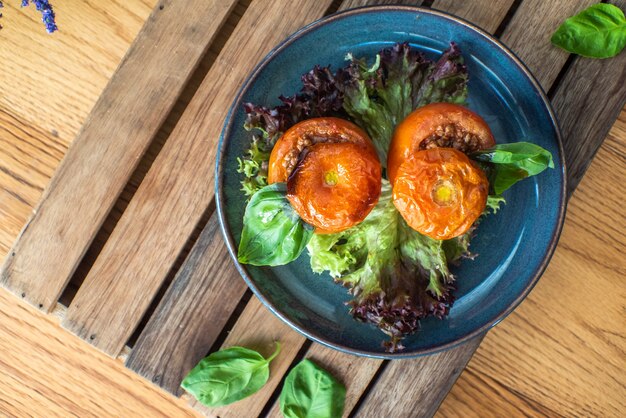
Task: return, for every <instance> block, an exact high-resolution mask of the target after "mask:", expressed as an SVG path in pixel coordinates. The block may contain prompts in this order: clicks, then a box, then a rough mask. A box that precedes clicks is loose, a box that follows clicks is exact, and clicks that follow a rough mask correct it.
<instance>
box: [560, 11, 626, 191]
mask: <svg viewBox="0 0 626 418" xmlns="http://www.w3.org/2000/svg"><path fill="white" fill-rule="evenodd" d="M611 3H613V4H615V5H617V6H618V7H620V8H621V9H622V10H626V1H624V0H620V1H612V2H611ZM552 104H553V106H554V109H555V112H556V114H557V115H558V117H559V122H560V124H561V127H562V129H563V146H564V148H565V156H566V158H567V163H568V166H567V171H568V173H567V174H568V178H569V180H570V182H569V183H568V185H567V186H568V192H569V193H572V192H573V191H574V189H575V188H576V186H577V185H578V183H579V182H580V180H581V179H582V176H583V175H584V174H585V171H586V170H587V167H588V166H589V164H590V163H591V160H592V159H593V156H594V155H595V153H596V152H597V150H598V148H599V147H600V145H601V144H602V141H604V138H605V137H606V135H607V133H608V132H609V130H610V129H611V125H612V124H613V122H614V121H615V119H617V116H618V115H619V112H620V111H621V110H622V108H623V107H624V105H625V104H626V53H621V54H619V55H618V56H617V57H614V58H611V59H608V60H592V59H585V58H581V57H576V58H575V59H574V62H573V63H572V65H571V67H570V68H569V70H568V72H567V74H566V75H565V77H563V79H562V80H561V83H560V84H559V86H558V88H557V90H556V92H555V95H554V99H553V100H552Z"/></svg>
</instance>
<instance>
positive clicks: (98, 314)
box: [63, 0, 330, 355]
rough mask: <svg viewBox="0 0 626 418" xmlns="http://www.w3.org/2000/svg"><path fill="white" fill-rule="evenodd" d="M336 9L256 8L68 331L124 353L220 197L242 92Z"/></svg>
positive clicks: (210, 77)
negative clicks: (216, 190)
mask: <svg viewBox="0 0 626 418" xmlns="http://www.w3.org/2000/svg"><path fill="white" fill-rule="evenodd" d="M329 4H330V1H321V2H320V1H317V2H307V3H303V4H297V5H296V4H295V3H293V2H290V1H287V0H281V1H276V2H272V3H271V4H270V5H269V6H268V4H267V3H261V2H256V3H252V5H251V6H250V7H249V8H248V10H247V11H246V13H245V14H244V16H243V17H242V19H241V21H240V22H239V25H238V26H237V28H236V29H235V31H234V32H233V34H232V35H231V37H230V38H229V40H228V42H227V43H226V45H225V46H224V49H223V50H222V53H221V54H220V56H219V57H218V59H217V61H216V62H215V63H214V64H213V66H212V67H211V70H210V71H209V72H208V74H207V76H206V78H205V80H204V81H203V83H202V84H201V85H200V87H199V88H198V91H197V92H196V94H195V96H194V98H193V100H192V101H191V103H190V104H189V106H188V107H187V109H186V110H185V113H184V114H183V116H182V117H181V119H180V121H179V122H178V124H177V125H176V128H175V129H174V132H172V135H171V136H170V138H169V140H168V141H167V143H166V144H165V146H164V147H163V150H162V151H161V153H160V154H159V156H158V157H157V159H156V161H155V162H154V164H153V165H152V167H151V169H150V171H149V172H148V174H147V176H146V178H145V179H144V181H143V183H142V184H141V186H140V187H139V189H138V190H137V193H136V194H135V196H134V198H133V200H132V202H131V203H130V205H129V206H128V208H127V210H126V212H124V215H123V216H122V218H121V219H120V221H119V222H118V224H117V226H116V228H115V230H114V231H113V234H112V235H111V237H110V238H109V240H108V241H107V243H106V245H105V247H104V249H103V250H102V252H101V254H100V256H99V257H98V259H97V260H96V263H95V264H94V266H93V267H92V269H91V271H90V273H89V275H88V276H87V278H86V279H85V282H84V283H83V285H82V286H81V288H80V289H79V291H78V293H77V295H76V297H75V299H74V301H73V302H72V304H71V305H70V308H69V310H68V314H67V317H66V318H65V320H64V321H63V325H64V326H66V327H67V328H68V329H69V330H71V331H72V332H74V333H75V334H76V335H78V336H80V337H81V338H85V339H88V340H89V341H90V342H91V343H92V344H94V345H95V346H97V347H98V348H100V349H101V350H103V351H105V352H106V353H109V354H111V355H117V354H118V353H119V351H120V350H121V348H122V347H123V346H124V344H125V343H126V341H127V339H128V337H130V335H131V334H132V332H133V331H134V329H135V327H136V326H137V324H138V323H139V321H140V320H141V316H142V315H143V313H144V312H145V310H146V309H147V307H148V305H149V304H150V301H151V300H152V298H153V297H154V295H155V294H156V292H157V291H158V289H159V286H160V285H161V283H162V282H163V280H164V278H165V276H166V275H167V273H168V271H169V269H170V267H171V266H172V264H173V262H174V261H175V259H176V257H177V255H178V254H179V253H180V251H181V250H182V248H183V247H184V245H185V242H186V240H187V237H188V236H189V234H190V233H191V231H193V229H194V227H195V226H196V223H197V222H198V221H199V219H200V217H201V216H202V214H203V212H204V211H205V210H206V209H207V207H208V205H209V202H210V201H211V199H212V197H213V178H214V173H213V168H214V161H215V154H216V148H217V138H218V136H219V132H220V130H221V128H222V124H223V120H224V117H225V115H226V112H227V110H228V107H229V105H230V102H231V100H232V98H233V96H234V95H235V93H236V91H237V90H238V89H239V87H240V86H241V83H242V82H243V80H244V79H245V77H246V76H247V74H248V72H249V71H250V70H251V69H252V68H253V66H254V65H255V63H256V62H257V61H258V60H260V59H261V58H262V57H263V55H264V54H265V53H267V52H268V51H269V48H270V47H271V45H274V44H276V43H277V42H279V41H280V40H281V39H283V38H284V37H285V36H287V35H288V34H289V33H291V32H293V31H295V30H296V29H298V28H299V27H300V26H302V25H303V24H305V23H307V22H309V21H310V20H312V19H314V18H316V17H319V16H321V15H322V14H323V13H324V11H325V10H326V8H327V7H328V5H329ZM251 28H255V30H254V31H252V30H251ZM235 64H236V67H235ZM235 68H236V71H235V70H234V69H235Z"/></svg>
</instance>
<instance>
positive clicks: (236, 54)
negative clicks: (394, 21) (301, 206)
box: [0, 0, 626, 417]
mask: <svg viewBox="0 0 626 418" xmlns="http://www.w3.org/2000/svg"><path fill="white" fill-rule="evenodd" d="M14 3H17V2H16V1H7V2H5V9H4V17H3V18H2V25H3V26H4V29H2V31H0V69H1V72H0V74H2V77H3V81H4V82H3V83H2V87H1V90H0V255H1V256H2V257H5V256H6V257H7V258H6V259H7V260H8V262H7V264H6V265H5V270H4V273H3V276H2V278H1V279H0V282H2V283H3V284H4V285H5V286H6V287H7V288H9V289H10V290H11V291H12V292H13V293H15V294H16V295H17V296H18V297H17V298H16V297H14V296H12V295H11V294H10V293H9V292H7V291H5V290H0V353H2V355H1V356H0V371H1V372H0V415H8V416H31V415H32V416H68V415H75V416H81V417H82V416H193V415H195V414H197V413H198V411H200V412H203V413H206V414H210V415H213V416H217V415H219V416H221V417H226V416H235V417H236V416H256V415H258V414H269V415H271V416H274V415H276V414H277V410H276V405H275V400H276V394H277V392H276V390H277V388H278V389H280V384H281V378H282V376H283V375H284V373H285V371H286V370H288V368H289V367H290V366H291V365H292V362H293V361H295V360H297V359H298V358H300V357H302V356H307V357H313V358H315V359H316V360H317V361H318V362H320V363H321V364H323V365H324V366H325V367H327V368H329V369H330V370H331V371H333V372H334V373H335V374H336V375H337V376H338V377H339V378H340V379H341V380H343V381H344V382H345V383H346V385H347V387H348V397H347V413H350V414H356V415H357V416H368V417H369V416H376V417H377V416H394V417H395V416H417V415H420V414H421V415H430V414H431V413H433V412H434V411H435V410H436V409H437V406H438V405H439V402H440V401H441V400H442V399H443V398H444V397H445V396H446V393H447V392H448V389H449V388H450V386H451V385H452V384H453V383H454V380H455V378H456V376H457V375H458V374H459V373H461V371H462V370H463V366H464V365H465V363H466V362H467V360H469V358H471V356H472V354H473V352H474V349H475V348H476V347H477V346H478V344H479V343H480V341H474V342H471V343H468V345H466V346H463V347H460V348H459V349H456V350H454V351H450V352H447V353H444V354H440V355H438V356H435V357H429V358H425V359H418V360H411V361H402V362H391V363H389V362H381V361H378V360H366V359H360V358H356V357H351V356H347V355H343V354H339V353H337V352H334V351H331V350H328V349H325V348H322V347H321V346H318V345H315V344H310V343H309V342H307V341H305V340H304V338H303V337H301V336H300V335H299V334H296V333H295V332H293V331H291V330H290V329H289V328H287V327H286V326H285V325H283V324H282V323H281V322H280V321H278V320H277V319H276V318H275V317H273V316H272V315H271V314H270V313H269V312H268V311H266V310H265V309H264V308H262V307H261V306H260V304H259V302H258V301H257V300H256V299H255V298H250V295H249V293H247V292H246V289H245V286H244V284H243V281H242V280H241V279H239V278H238V277H237V274H236V272H235V271H234V269H233V267H232V265H231V263H230V261H229V260H228V259H227V257H226V255H225V249H224V245H223V243H222V242H221V237H220V236H219V233H218V231H216V228H215V218H214V216H213V214H212V213H213V204H212V197H213V188H212V179H213V177H212V176H213V173H212V170H213V159H214V155H215V144H216V138H217V135H218V134H219V130H220V128H221V121H222V120H223V117H224V113H225V110H226V108H227V104H228V103H229V102H230V100H231V99H232V96H233V94H234V91H235V90H236V89H237V88H238V87H239V85H240V84H241V81H242V80H243V78H244V77H245V75H246V74H247V72H248V71H249V70H250V69H251V68H252V67H253V66H254V65H255V64H256V62H257V61H258V60H259V59H261V58H262V56H263V55H264V54H265V53H266V52H267V51H268V50H269V49H270V48H271V47H272V46H273V45H274V44H276V43H277V42H278V41H280V40H281V39H282V38H284V37H285V36H286V35H288V34H289V33H291V32H293V31H294V30H296V29H297V28H298V27H300V26H302V25H304V24H306V23H308V22H310V21H312V20H314V19H316V18H318V17H320V16H322V15H324V14H328V13H330V12H333V11H335V10H337V9H347V8H350V7H354V6H357V5H362V4H381V3H398V2H385V1H363V0H360V1H357V0H345V1H343V2H341V1H334V2H332V1H330V0H317V1H301V2H291V1H286V0H275V1H271V2H270V1H261V0H255V1H252V2H250V1H246V0H242V1H239V2H236V1H233V0H222V1H218V0H216V1H204V2H203V1H200V0H189V1H187V2H174V1H161V2H158V3H157V2H155V1H153V0H143V1H142V0H132V1H121V0H115V1H110V2H106V3H105V2H96V1H94V0H89V1H83V2H78V1H74V2H60V1H59V2H57V3H58V4H55V3H53V4H54V5H55V6H56V9H55V10H56V11H57V16H58V19H57V20H58V24H59V27H60V29H61V30H60V32H58V33H56V34H54V35H52V36H49V35H47V34H46V33H45V31H44V30H43V27H42V26H41V23H40V22H39V17H38V16H37V14H36V12H35V10H34V8H26V9H18V8H16V5H15V4H14ZM401 3H405V4H414V5H415V4H419V3H421V2H420V1H404V2H401ZM426 3H427V4H428V5H430V4H431V3H432V7H435V8H438V9H441V10H447V11H450V12H453V13H455V14H457V15H459V16H462V17H465V18H466V19H468V20H470V21H473V22H475V23H477V24H478V25H480V26H482V27H483V28H485V30H487V31H490V32H493V33H495V34H496V35H497V36H498V37H500V38H501V39H502V40H503V41H504V42H505V43H507V44H508V45H509V46H510V47H511V48H512V49H513V50H514V51H516V52H517V53H518V54H519V55H520V57H521V58H522V59H523V60H525V62H526V63H527V64H528V66H529V67H530V68H531V70H532V71H533V72H534V73H535V74H536V76H537V78H538V80H539V81H540V83H541V84H542V85H543V87H544V88H545V89H546V91H548V92H549V95H550V97H551V99H552V101H553V104H554V106H555V109H556V111H557V113H558V114H559V116H560V118H561V125H562V128H563V131H564V134H565V135H564V136H565V142H566V144H565V145H566V155H567V156H568V157H569V160H568V162H569V168H570V178H571V179H573V181H572V184H573V186H575V185H576V184H577V183H578V180H580V179H581V178H582V175H583V173H584V172H585V169H586V168H587V164H588V162H589V161H590V156H592V155H593V153H594V152H595V149H596V147H597V146H599V144H600V143H602V140H603V139H604V137H605V136H606V134H607V132H608V131H609V128H610V127H611V126H613V127H612V129H611V130H610V133H609V134H608V137H607V139H606V141H605V142H604V144H603V145H602V147H601V148H600V151H599V153H598V155H597V156H596V157H595V159H594V162H593V164H591V166H590V167H589V170H588V171H587V174H586V175H585V178H584V180H583V181H582V182H581V184H580V186H579V187H578V189H577V190H576V192H575V193H574V195H573V197H572V199H571V200H570V203H569V209H568V215H567V220H566V224H565V228H564V231H563V235H562V237H561V241H560V243H559V247H558V249H557V252H556V254H555V255H554V258H553V260H552V262H551V264H550V266H549V268H548V270H547V272H546V273H545V274H544V277H543V278H542V280H541V281H540V282H539V284H538V285H537V287H536V289H535V290H534V291H533V293H532V294H531V295H530V296H529V298H528V299H527V300H526V301H525V302H524V303H523V304H522V305H521V306H520V307H519V308H518V309H517V310H516V311H515V312H514V313H513V314H512V315H511V316H510V317H509V318H507V319H506V320H505V321H504V322H503V323H502V324H500V325H498V326H497V327H496V328H495V329H493V330H492V331H490V332H489V333H488V334H487V336H486V338H484V340H483V342H482V344H480V348H479V349H478V350H477V351H476V353H475V354H474V356H473V358H472V360H471V362H470V363H469V365H468V367H467V368H466V369H465V372H464V373H463V374H461V376H460V378H459V380H458V381H457V384H456V385H455V386H454V387H453V388H452V390H451V392H450V393H449V394H448V395H447V397H446V398H445V401H444V402H443V404H442V405H441V407H440V408H439V411H438V414H439V415H441V416H472V415H473V416H481V417H484V416H507V415H509V416H510V415H514V416H518V415H530V416H536V415H549V416H559V415H563V416H573V415H586V416H619V415H620V413H623V411H624V410H626V389H625V387H626V376H625V373H624V366H625V365H626V354H625V351H626V343H625V341H626V321H625V318H624V313H625V307H624V305H625V302H626V300H625V299H626V284H625V282H624V280H623V277H625V276H626V265H625V262H624V255H623V254H624V252H625V251H626V242H625V238H624V236H625V232H626V225H625V219H624V215H623V213H624V211H623V202H622V200H623V198H624V197H625V193H624V188H623V184H624V181H626V169H625V167H626V166H625V164H624V163H625V161H624V160H625V159H624V144H625V142H626V111H622V113H621V115H620V118H619V119H618V120H617V121H616V122H615V124H613V122H614V120H615V117H616V116H617V115H618V113H619V111H620V109H622V108H623V106H624V100H625V99H626V87H625V83H624V79H625V76H626V54H624V53H622V54H621V55H620V56H619V57H617V58H614V59H612V60H606V61H593V60H584V59H581V58H575V57H572V56H569V55H568V54H566V53H565V52H563V51H561V50H558V49H556V48H553V47H551V46H550V45H549V42H548V38H549V33H551V31H552V30H553V29H554V28H555V27H556V26H557V25H558V23H559V22H561V21H562V20H563V19H564V18H565V17H567V16H569V15H572V14H574V13H575V12H577V11H578V10H580V9H582V8H584V7H585V6H587V5H589V4H591V3H593V2H592V1H583V0H581V1H565V0H563V1H560V2H543V1H540V0H523V1H521V2H519V1H513V0H491V1H474V2H469V1H467V2H459V1H456V2H454V1H451V0H436V1H435V2H432V1H430V2H426ZM616 3H617V4H619V5H620V6H621V7H622V9H624V7H625V2H624V1H617V2H616ZM189 11H192V12H191V13H189ZM185 12H188V13H187V15H186V16H187V17H186V18H184V19H183V18H182V16H183V13H185ZM145 22H147V23H146V24H145V26H144V29H143V31H142V32H141V33H139V31H140V29H141V27H142V25H144V23H145ZM136 38H137V40H136V41H135V44H134V46H133V47H132V48H130V50H129V47H130V45H131V43H132V42H133V40H135V39H136ZM125 53H128V55H127V58H126V59H125V60H123V61H122V57H123V56H124V54H125ZM181 57H184V58H181ZM120 62H122V64H121V66H120V68H119V70H118V71H117V73H116V75H115V76H114V77H113V78H112V76H113V74H114V71H115V69H116V66H118V65H119V64H120ZM157 64H158V65H157ZM164 74H166V76H165V77H164ZM111 78H112V81H111V82H110V84H109V86H108V87H106V88H105V86H106V85H107V82H109V80H111ZM121 97H124V98H127V97H133V98H134V100H132V101H129V100H120V98H121ZM98 98H100V99H99V100H98ZM148 105H149V106H148ZM90 112H91V116H89V114H90ZM81 126H84V127H83V129H82V131H81ZM72 141H74V145H73V147H72V148H71V149H70V151H68V146H69V144H70V143H71V142H72ZM64 156H66V159H65V162H64V163H63V165H62V166H61V169H60V170H58V171H57V174H56V175H55V177H54V179H53V180H50V179H51V177H52V175H53V174H54V172H55V170H56V169H57V168H58V167H59V164H60V161H61V159H62V158H63V157H64ZM44 188H47V192H46V194H45V195H44V197H43V198H42V194H43V191H44ZM572 191H573V188H572ZM118 195H119V198H118ZM40 200H41V201H42V202H43V203H41V206H39V209H38V211H37V214H36V216H34V217H33V221H31V222H30V224H29V226H28V228H26V229H25V231H24V232H23V234H22V235H21V237H20V238H19V239H18V240H17V241H16V238H17V237H18V235H19V233H20V229H22V227H23V226H24V225H25V224H26V223H27V221H28V219H29V218H30V217H31V215H32V211H33V208H35V207H37V204H38V202H39V201H40ZM14 242H15V244H12V243H14ZM12 245H13V249H11V247H12ZM20 298H22V299H24V300H25V301H26V302H28V303H26V302H25V301H22V300H19V299H20ZM31 305H34V308H33V307H32V306H31ZM67 306H69V308H66V307H67ZM41 311H43V312H44V313H42V312H41ZM47 312H50V313H49V314H48V313H47ZM62 327H65V328H66V329H63V328H62ZM68 330H69V331H70V332H68ZM225 331H229V332H225ZM72 333H74V334H76V335H78V336H79V337H80V338H76V337H74V336H72ZM274 338H276V339H280V340H281V341H282V342H283V352H282V354H281V356H280V357H279V358H278V359H277V360H276V361H275V362H274V363H273V365H272V377H271V378H270V381H269V382H268V384H267V385H266V386H265V387H264V388H263V390H261V391H260V392H259V393H257V394H256V395H254V396H253V397H251V398H249V399H247V400H244V401H242V402H239V403H236V404H233V405H232V406H229V407H227V408H221V409H220V410H213V411H207V410H205V409H202V408H200V407H198V405H195V404H194V402H193V401H191V400H189V399H186V398H183V400H180V399H176V398H175V397H174V396H172V395H170V394H168V393H166V392H165V391H163V390H161V389H159V388H158V387H157V386H155V385H152V384H150V383H149V382H148V381H147V380H145V379H144V378H142V377H140V376H139V375H137V374H136V373H139V374H140V375H142V376H144V377H146V378H148V379H149V380H151V381H152V382H153V383H155V384H156V385H158V386H161V387H163V388H165V389H167V390H169V391H171V392H176V391H177V388H178V383H179V381H180V379H181V378H182V376H183V375H184V374H185V373H186V372H187V371H188V370H189V368H191V367H192V366H193V364H195V362H197V361H198V360H199V359H200V358H201V357H203V356H204V355H206V354H207V353H208V352H209V351H210V350H215V349H218V348H219V347H220V346H222V345H224V346H228V345H233V344H242V345H246V346H250V347H253V348H257V349H259V350H260V351H262V352H264V353H267V352H269V351H270V350H271V341H272V340H273V339H274ZM91 345H93V346H96V347H97V348H99V349H100V350H102V351H104V352H105V353H107V354H109V356H107V355H105V354H103V353H102V352H100V351H98V350H97V349H95V348H93V347H92V346H91ZM450 364H452V365H453V367H450ZM433 370H438V371H439V372H438V373H432V371H433ZM186 403H190V404H191V406H192V407H194V408H195V410H194V409H192V408H189V407H188V406H187V405H185V404H186Z"/></svg>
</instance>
